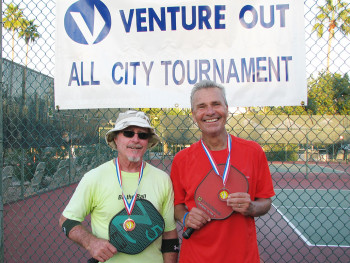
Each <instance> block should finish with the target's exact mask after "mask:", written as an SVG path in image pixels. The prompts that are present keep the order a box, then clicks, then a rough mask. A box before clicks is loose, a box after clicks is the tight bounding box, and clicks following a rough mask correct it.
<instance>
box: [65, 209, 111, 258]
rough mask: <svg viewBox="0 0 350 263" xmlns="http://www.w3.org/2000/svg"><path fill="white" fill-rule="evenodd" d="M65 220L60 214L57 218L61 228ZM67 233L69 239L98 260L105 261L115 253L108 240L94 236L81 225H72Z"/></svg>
mask: <svg viewBox="0 0 350 263" xmlns="http://www.w3.org/2000/svg"><path fill="white" fill-rule="evenodd" d="M66 220H67V218H66V217H64V216H63V215H61V217H60V219H59V225H60V227H61V228H62V225H63V223H64V222H65V221H66ZM67 234H68V238H69V239H71V240H72V241H74V242H76V243H77V244H79V245H80V246H82V247H84V248H85V249H86V250H88V251H89V253H90V255H91V256H92V257H93V258H95V259H97V260H98V261H100V262H105V261H106V260H108V259H110V258H111V257H113V255H114V254H116V253H117V249H116V248H115V247H114V246H113V245H112V244H111V243H109V241H108V240H106V239H102V238H98V237H96V236H94V235H93V234H92V233H90V232H89V231H88V230H87V229H86V228H85V227H84V226H83V225H76V226H74V227H73V228H72V229H71V230H70V231H69V233H67Z"/></svg>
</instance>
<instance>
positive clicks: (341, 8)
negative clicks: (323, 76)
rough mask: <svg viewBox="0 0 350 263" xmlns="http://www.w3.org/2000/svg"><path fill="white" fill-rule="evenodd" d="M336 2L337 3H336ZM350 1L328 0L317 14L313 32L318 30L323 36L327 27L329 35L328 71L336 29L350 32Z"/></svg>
mask: <svg viewBox="0 0 350 263" xmlns="http://www.w3.org/2000/svg"><path fill="white" fill-rule="evenodd" d="M334 2H335V3H334ZM348 5H349V4H348V3H346V2H343V1H342V0H335V1H333V0H326V5H324V6H318V9H319V12H318V14H317V16H316V23H315V25H314V26H313V28H312V32H317V36H318V38H321V37H322V36H323V34H324V32H325V27H326V28H327V30H328V32H329V35H328V52H327V72H329V65H330V53H331V48H332V39H333V38H334V34H335V32H336V31H335V29H337V30H338V31H340V32H341V33H343V34H344V35H345V36H346V35H349V33H350V8H347V7H348Z"/></svg>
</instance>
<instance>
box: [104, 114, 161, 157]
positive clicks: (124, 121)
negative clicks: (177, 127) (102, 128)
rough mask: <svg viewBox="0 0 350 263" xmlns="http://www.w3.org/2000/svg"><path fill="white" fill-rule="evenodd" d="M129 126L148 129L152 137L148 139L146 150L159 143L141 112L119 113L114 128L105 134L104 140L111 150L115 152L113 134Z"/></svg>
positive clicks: (147, 119)
mask: <svg viewBox="0 0 350 263" xmlns="http://www.w3.org/2000/svg"><path fill="white" fill-rule="evenodd" d="M129 126H137V127H142V128H148V129H150V132H151V135H152V136H151V137H150V138H149V139H148V145H147V148H148V149H150V148H152V147H154V146H156V145H157V144H158V143H159V142H160V138H159V137H158V135H157V134H156V131H155V129H154V128H153V127H152V126H151V123H150V121H149V118H148V117H147V116H146V114H145V113H144V112H142V111H136V110H128V111H126V112H121V113H119V116H118V118H117V120H116V122H115V126H114V128H113V129H111V130H109V131H108V132H107V133H106V137H105V139H106V142H107V144H108V145H109V147H111V148H112V149H113V150H117V145H116V144H115V142H114V137H115V132H117V131H121V130H124V129H125V128H127V127H129Z"/></svg>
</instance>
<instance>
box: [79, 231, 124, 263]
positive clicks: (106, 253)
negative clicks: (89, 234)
mask: <svg viewBox="0 0 350 263" xmlns="http://www.w3.org/2000/svg"><path fill="white" fill-rule="evenodd" d="M86 249H87V250H88V251H89V253H90V255H91V256H92V257H93V258H95V259H97V260H98V261H100V262H105V261H107V260H108V259H110V258H111V257H113V256H114V255H115V254H116V253H117V249H116V248H115V247H114V246H113V245H112V244H111V243H109V241H108V240H106V239H102V238H97V237H93V238H91V239H90V240H89V242H88V246H87V247H86Z"/></svg>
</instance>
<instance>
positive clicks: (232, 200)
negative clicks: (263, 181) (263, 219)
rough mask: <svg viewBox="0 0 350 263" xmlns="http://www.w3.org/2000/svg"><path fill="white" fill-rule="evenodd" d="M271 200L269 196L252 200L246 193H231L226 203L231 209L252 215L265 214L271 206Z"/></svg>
mask: <svg viewBox="0 0 350 263" xmlns="http://www.w3.org/2000/svg"><path fill="white" fill-rule="evenodd" d="M271 202H272V201H271V198H257V199H255V200H254V201H252V200H251V199H250V195H249V194H248V193H233V194H230V195H229V197H228V199H227V205H229V206H231V207H232V209H233V211H236V212H238V213H241V214H243V215H245V216H252V217H256V216H262V215H265V214H266V213H267V212H268V211H269V210H270V208H271Z"/></svg>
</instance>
